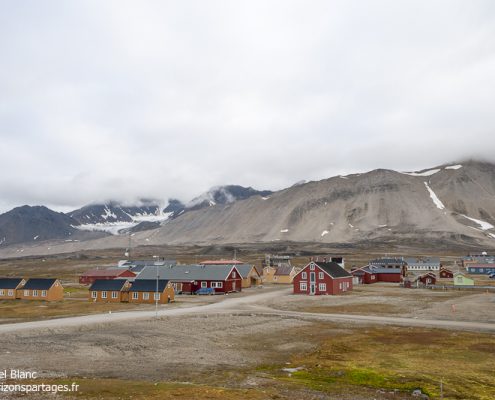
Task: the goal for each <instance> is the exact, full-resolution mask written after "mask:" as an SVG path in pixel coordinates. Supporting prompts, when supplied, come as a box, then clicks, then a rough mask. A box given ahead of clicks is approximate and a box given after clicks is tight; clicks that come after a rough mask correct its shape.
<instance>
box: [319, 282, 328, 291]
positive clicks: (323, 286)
mask: <svg viewBox="0 0 495 400" xmlns="http://www.w3.org/2000/svg"><path fill="white" fill-rule="evenodd" d="M318 289H320V292H326V291H327V284H326V283H320V284H319V287H318Z"/></svg>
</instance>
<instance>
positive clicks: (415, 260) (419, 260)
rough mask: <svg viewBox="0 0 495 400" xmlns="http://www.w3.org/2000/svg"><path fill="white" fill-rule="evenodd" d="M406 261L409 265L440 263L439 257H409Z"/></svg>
mask: <svg viewBox="0 0 495 400" xmlns="http://www.w3.org/2000/svg"><path fill="white" fill-rule="evenodd" d="M405 261H406V263H407V265H409V266H423V265H440V258H439V257H422V258H415V257H408V258H406V259H405Z"/></svg>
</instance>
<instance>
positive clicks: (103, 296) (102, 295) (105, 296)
mask: <svg viewBox="0 0 495 400" xmlns="http://www.w3.org/2000/svg"><path fill="white" fill-rule="evenodd" d="M101 298H102V299H106V298H107V292H106V291H103V292H101Z"/></svg>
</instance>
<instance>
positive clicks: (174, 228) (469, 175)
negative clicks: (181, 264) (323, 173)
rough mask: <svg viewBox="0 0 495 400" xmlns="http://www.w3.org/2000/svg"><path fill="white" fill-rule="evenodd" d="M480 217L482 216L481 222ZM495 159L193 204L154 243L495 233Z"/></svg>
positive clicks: (376, 172) (341, 178)
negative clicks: (203, 206) (220, 202)
mask: <svg viewBox="0 0 495 400" xmlns="http://www.w3.org/2000/svg"><path fill="white" fill-rule="evenodd" d="M477 221H479V222H477ZM493 225H495V166H494V165H493V164H489V163H481V162H474V161H471V162H467V163H464V164H463V165H462V166H461V165H450V166H449V165H446V166H441V167H436V168H433V169H430V170H424V171H419V172H416V173H404V172H397V171H392V170H384V169H379V170H374V171H371V172H368V173H364V174H354V175H348V176H337V177H333V178H330V179H325V180H322V181H318V182H309V183H305V184H300V185H297V186H293V187H290V188H288V189H285V190H282V191H279V192H276V193H273V194H272V195H271V196H270V197H269V198H266V197H261V196H255V197H251V198H248V199H246V200H243V201H238V202H236V203H233V204H227V205H223V206H218V205H217V206H214V207H209V208H207V209H203V210H199V211H191V212H189V213H187V214H184V215H181V216H180V217H179V218H177V219H175V220H173V221H169V222H168V223H167V224H165V225H164V226H162V227H161V228H159V229H158V230H157V231H156V232H155V233H154V234H153V242H154V243H160V242H163V243H185V242H188V241H191V242H200V243H208V242H229V243H236V242H258V241H263V242H269V241H278V240H290V241H315V242H326V243H349V242H353V241H363V240H380V239H381V240H387V241H390V240H394V239H398V238H402V239H404V238H411V239H414V238H417V237H422V238H425V237H432V238H435V239H445V240H454V241H455V240H467V241H471V240H480V239H481V240H486V239H489V240H494V242H495V230H494V229H493Z"/></svg>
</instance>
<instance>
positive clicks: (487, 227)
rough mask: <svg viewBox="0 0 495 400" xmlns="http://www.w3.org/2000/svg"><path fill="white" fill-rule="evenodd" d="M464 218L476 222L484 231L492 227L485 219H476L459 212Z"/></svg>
mask: <svg viewBox="0 0 495 400" xmlns="http://www.w3.org/2000/svg"><path fill="white" fill-rule="evenodd" d="M461 215H462V216H463V217H464V218H467V219H469V220H471V221H473V222H476V223H477V224H478V225H479V226H480V228H481V229H482V230H484V231H487V230H488V229H493V228H494V226H493V225H492V224H490V223H489V222H486V221H482V220H480V219H476V218H471V217H468V216H467V215H464V214H461Z"/></svg>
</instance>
